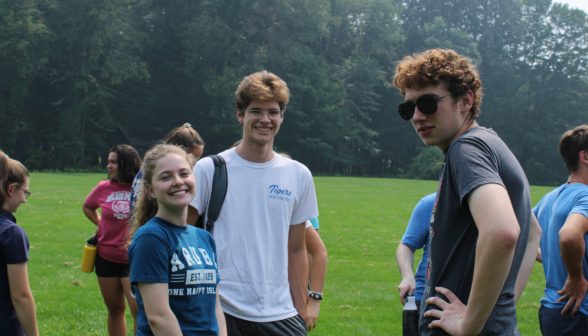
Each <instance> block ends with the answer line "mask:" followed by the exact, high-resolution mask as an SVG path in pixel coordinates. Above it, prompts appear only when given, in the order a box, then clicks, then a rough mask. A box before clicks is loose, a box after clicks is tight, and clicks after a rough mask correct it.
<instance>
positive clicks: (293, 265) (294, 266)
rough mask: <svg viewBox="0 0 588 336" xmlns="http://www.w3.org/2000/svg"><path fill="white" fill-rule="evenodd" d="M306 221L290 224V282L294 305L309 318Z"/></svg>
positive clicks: (299, 312) (305, 317) (303, 315)
mask: <svg viewBox="0 0 588 336" xmlns="http://www.w3.org/2000/svg"><path fill="white" fill-rule="evenodd" d="M306 253H307V252H306V222H303V223H301V224H297V225H290V231H289V233H288V282H289V283H290V294H291V295H292V301H293V302H294V307H295V308H296V310H297V311H298V314H300V316H302V318H303V319H304V321H306V320H307V313H306V299H307V298H308V294H307V286H308V257H307V256H306Z"/></svg>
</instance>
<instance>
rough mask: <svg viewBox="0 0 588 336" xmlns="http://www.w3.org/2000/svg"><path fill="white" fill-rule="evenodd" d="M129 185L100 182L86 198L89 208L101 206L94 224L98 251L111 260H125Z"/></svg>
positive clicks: (120, 261)
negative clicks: (96, 222) (98, 218)
mask: <svg viewBox="0 0 588 336" xmlns="http://www.w3.org/2000/svg"><path fill="white" fill-rule="evenodd" d="M130 199H131V184H130V183H129V184H120V183H118V182H113V181H110V180H108V181H102V182H100V183H98V186H96V188H94V190H92V192H91V193H90V195H88V197H87V198H86V205H87V206H88V207H89V208H90V209H93V210H96V209H98V208H102V210H101V211H100V213H101V215H102V217H101V218H100V222H99V223H98V232H97V237H98V245H97V246H98V254H99V255H100V256H101V257H102V258H104V259H106V260H108V261H112V262H116V263H128V262H129V261H128V259H127V248H126V246H125V241H124V238H125V235H126V234H127V231H128V230H129V210H130Z"/></svg>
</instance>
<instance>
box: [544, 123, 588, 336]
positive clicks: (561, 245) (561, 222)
mask: <svg viewBox="0 0 588 336" xmlns="http://www.w3.org/2000/svg"><path fill="white" fill-rule="evenodd" d="M559 153H560V154H561V156H562V158H563V160H564V162H565V164H566V168H567V169H568V173H569V179H568V181H567V182H566V183H564V184H563V185H561V186H560V187H559V188H557V189H555V190H554V191H552V192H550V193H549V194H547V195H545V196H544V197H543V198H542V199H541V201H539V203H538V204H537V206H536V207H535V208H533V212H534V213H535V215H536V216H537V219H538V220H539V224H540V225H541V229H543V234H542V236H541V256H542V262H543V269H544V271H545V272H544V273H545V282H546V286H545V297H543V298H541V308H539V325H540V326H541V333H542V334H543V335H574V336H586V335H588V330H587V329H586V325H588V295H587V294H586V291H587V290H588V282H587V281H586V278H587V277H588V264H586V250H585V247H586V244H585V237H586V234H587V233H588V186H587V185H588V125H582V126H579V127H576V128H575V129H573V130H570V131H568V132H566V133H564V135H563V136H562V137H561V139H560V141H559Z"/></svg>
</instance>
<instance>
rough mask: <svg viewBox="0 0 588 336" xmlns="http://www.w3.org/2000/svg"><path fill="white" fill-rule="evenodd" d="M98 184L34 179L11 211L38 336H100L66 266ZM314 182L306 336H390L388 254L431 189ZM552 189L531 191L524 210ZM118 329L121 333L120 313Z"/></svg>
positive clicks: (534, 305)
mask: <svg viewBox="0 0 588 336" xmlns="http://www.w3.org/2000/svg"><path fill="white" fill-rule="evenodd" d="M105 177H106V174H45V173H34V174H32V175H31V184H30V190H31V192H32V193H33V194H32V196H31V197H30V198H29V201H28V202H27V203H26V204H24V205H22V206H21V208H20V210H19V212H18V213H16V217H17V218H18V223H19V224H20V225H21V226H22V227H23V228H24V229H25V230H26V232H27V234H28V236H29V240H30V243H31V253H30V259H31V261H30V262H29V277H30V281H31V288H32V291H33V294H34V296H35V300H36V304H37V319H38V323H39V329H40V332H41V333H42V334H43V335H105V334H107V332H106V308H105V306H104V303H103V302H102V297H101V295H100V290H99V289H98V283H97V280H96V276H95V274H94V273H92V274H86V273H83V272H81V271H80V270H79V268H76V266H79V265H80V263H81V256H82V250H83V246H84V242H85V240H86V239H87V238H89V237H90V236H91V235H92V234H93V232H94V231H95V229H96V227H95V226H94V224H92V223H91V222H90V221H88V220H87V219H86V218H85V216H84V214H83V213H82V210H81V207H82V202H83V201H84V199H85V197H86V196H87V195H88V194H89V193H90V191H91V190H92V188H93V187H94V186H96V184H97V183H98V182H99V181H100V180H102V179H104V178H105ZM315 183H316V190H317V196H318V205H319V211H320V224H321V230H320V234H321V237H322V239H323V240H324V243H325V245H326V247H327V250H328V252H329V264H328V265H329V266H328V272H327V283H326V287H325V300H324V301H323V302H322V307H321V313H320V315H319V323H318V327H317V328H316V329H315V330H314V331H313V332H312V333H311V335H400V334H401V326H402V319H401V317H402V306H401V304H400V302H399V299H398V290H397V289H396V287H397V286H398V283H399V282H400V272H399V271H398V268H397V266H396V261H395V251H396V248H397V246H398V241H399V239H400V238H401V237H402V234H403V233H404V229H405V228H406V224H407V222H408V219H409V218H410V214H411V212H412V209H413V208H414V205H416V203H417V202H418V201H419V200H420V198H421V197H423V196H425V195H427V194H429V193H432V192H434V191H435V190H436V188H437V183H436V182H434V181H414V180H399V179H368V178H335V177H317V178H315ZM552 189H553V188H548V187H533V188H532V201H533V204H536V203H537V202H538V201H539V199H540V198H541V197H542V196H543V195H544V194H545V193H547V192H549V191H550V190H552ZM417 257H418V258H420V253H418V254H417ZM418 258H417V262H418ZM415 266H416V265H415ZM544 285H545V280H544V277H543V268H542V267H541V266H540V265H539V264H537V266H536V267H535V269H534V271H533V275H532V277H531V280H530V282H529V285H528V286H527V289H526V291H525V293H524V294H523V297H522V298H521V301H520V302H519V307H518V316H519V329H520V331H521V333H522V334H523V335H525V336H527V335H540V332H539V322H538V319H537V311H538V309H539V298H540V297H541V296H542V295H543V288H544ZM127 321H128V322H127V324H128V326H129V331H130V330H131V328H130V326H131V324H132V322H131V321H132V318H131V317H130V314H129V313H127Z"/></svg>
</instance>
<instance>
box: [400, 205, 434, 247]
mask: <svg viewBox="0 0 588 336" xmlns="http://www.w3.org/2000/svg"><path fill="white" fill-rule="evenodd" d="M434 201H435V198H434V197H433V198H432V202H430V201H427V200H425V199H424V198H423V199H421V200H420V201H419V203H417V205H416V206H415V207H414V210H413V212H412V215H411V216H410V220H409V221H408V226H407V227H406V231H405V232H404V235H403V236H402V243H403V244H404V245H406V246H408V247H410V248H413V249H415V250H418V249H421V248H423V247H424V246H425V243H426V241H427V238H428V237H429V232H430V230H429V227H430V222H431V213H432V212H433V204H434V203H435V202H434Z"/></svg>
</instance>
